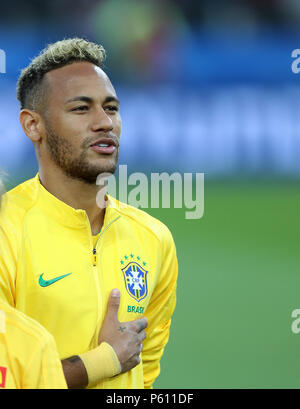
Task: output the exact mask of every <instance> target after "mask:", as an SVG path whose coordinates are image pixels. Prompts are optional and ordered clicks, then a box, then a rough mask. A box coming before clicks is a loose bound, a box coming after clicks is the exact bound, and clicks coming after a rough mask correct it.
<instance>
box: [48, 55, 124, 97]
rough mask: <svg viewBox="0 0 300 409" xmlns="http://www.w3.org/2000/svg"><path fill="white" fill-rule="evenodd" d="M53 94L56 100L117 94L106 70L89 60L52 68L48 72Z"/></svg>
mask: <svg viewBox="0 0 300 409" xmlns="http://www.w3.org/2000/svg"><path fill="white" fill-rule="evenodd" d="M45 77H46V80H47V83H48V85H49V86H50V90H51V96H50V98H51V97H52V98H55V101H56V102H58V101H59V100H61V101H65V100H68V99H70V98H72V97H75V96H77V95H86V96H89V97H92V98H95V99H100V100H101V99H105V98H106V97H107V96H116V92H115V90H114V87H113V86H112V84H111V82H110V80H109V78H108V76H107V75H106V74H105V72H104V71H103V70H102V69H101V68H100V67H97V66H96V65H94V64H91V63H89V62H76V63H73V64H70V65H66V66H64V67H61V68H58V69H56V70H52V71H50V72H48V73H47V74H46V76H45Z"/></svg>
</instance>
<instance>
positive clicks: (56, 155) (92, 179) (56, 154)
mask: <svg viewBox="0 0 300 409" xmlns="http://www.w3.org/2000/svg"><path fill="white" fill-rule="evenodd" d="M46 143H47V147H48V151H49V153H50V155H51V158H52V160H53V161H54V163H55V164H56V165H57V166H58V167H59V168H60V169H61V170H62V171H63V173H64V174H65V175H67V176H68V177H70V178H72V179H77V180H80V181H82V182H84V183H87V184H89V185H91V184H96V180H97V177H98V176H99V175H100V174H102V173H111V174H114V173H115V171H116V167H117V163H118V156H119V152H118V151H117V153H116V155H117V156H116V158H115V161H114V162H112V161H109V163H108V164H107V165H103V164H102V165H101V164H99V165H92V164H90V163H89V162H88V160H87V153H88V152H87V151H88V149H89V147H84V146H82V152H81V153H80V155H79V156H77V157H75V154H76V153H75V151H74V148H73V147H72V146H71V145H70V144H69V143H68V142H67V141H66V140H65V139H64V138H63V137H61V136H59V135H58V134H56V133H55V132H54V131H53V130H52V129H51V128H50V127H49V126H47V129H46Z"/></svg>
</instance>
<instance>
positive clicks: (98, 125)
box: [92, 107, 113, 132]
mask: <svg viewBox="0 0 300 409" xmlns="http://www.w3.org/2000/svg"><path fill="white" fill-rule="evenodd" d="M92 130H93V131H94V132H99V131H102V132H110V131H112V130H113V121H112V119H111V118H110V116H109V115H107V113H106V112H105V111H104V109H103V108H102V107H100V108H99V109H97V110H96V111H95V115H94V117H93V123H92Z"/></svg>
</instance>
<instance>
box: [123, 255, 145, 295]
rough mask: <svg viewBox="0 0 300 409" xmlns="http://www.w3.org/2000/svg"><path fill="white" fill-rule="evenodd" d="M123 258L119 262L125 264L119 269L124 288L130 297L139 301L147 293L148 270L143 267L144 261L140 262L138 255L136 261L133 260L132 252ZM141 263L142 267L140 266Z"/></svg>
mask: <svg viewBox="0 0 300 409" xmlns="http://www.w3.org/2000/svg"><path fill="white" fill-rule="evenodd" d="M124 259H125V261H123V260H121V264H122V265H124V264H126V263H127V264H126V266H125V267H124V268H121V270H122V273H123V277H124V281H125V287H126V290H127V292H128V294H129V295H130V296H131V297H132V298H134V299H135V300H136V301H137V302H140V301H141V300H143V299H144V298H145V297H146V296H147V294H148V283H147V274H148V271H147V270H146V269H145V268H144V267H145V266H146V263H145V262H143V263H142V262H141V261H140V257H137V261H134V256H133V255H132V254H131V255H130V256H125V257H124ZM130 259H131V261H130ZM141 264H143V266H144V267H142V266H141Z"/></svg>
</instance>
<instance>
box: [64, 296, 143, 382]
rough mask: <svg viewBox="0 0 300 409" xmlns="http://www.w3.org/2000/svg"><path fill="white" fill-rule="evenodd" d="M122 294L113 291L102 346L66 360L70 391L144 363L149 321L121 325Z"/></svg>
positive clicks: (65, 365)
mask: <svg viewBox="0 0 300 409" xmlns="http://www.w3.org/2000/svg"><path fill="white" fill-rule="evenodd" d="M119 306H120V291H119V290H113V291H112V292H111V294H110V297H109V300H108V307H107V312H106V316H105V318H104V321H103V325H102V328H101V330H100V333H99V337H98V342H99V346H98V347H97V348H94V349H92V350H90V351H87V352H85V353H83V354H81V355H76V356H73V357H70V358H67V359H64V360H63V361H62V366H63V370H64V374H65V378H66V381H67V384H68V387H69V388H70V389H73V388H85V387H86V386H93V385H95V384H97V383H98V382H100V381H101V380H103V379H105V378H110V377H112V376H115V375H117V374H119V373H124V372H127V371H129V370H130V369H132V368H134V367H135V366H136V365H138V364H139V363H140V353H141V349H142V342H143V340H144V339H145V337H146V332H145V331H144V330H145V328H146V326H147V319H146V318H145V317H144V318H140V319H137V320H134V321H129V322H119V320H118V310H119Z"/></svg>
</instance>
